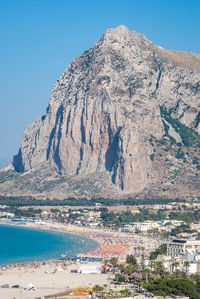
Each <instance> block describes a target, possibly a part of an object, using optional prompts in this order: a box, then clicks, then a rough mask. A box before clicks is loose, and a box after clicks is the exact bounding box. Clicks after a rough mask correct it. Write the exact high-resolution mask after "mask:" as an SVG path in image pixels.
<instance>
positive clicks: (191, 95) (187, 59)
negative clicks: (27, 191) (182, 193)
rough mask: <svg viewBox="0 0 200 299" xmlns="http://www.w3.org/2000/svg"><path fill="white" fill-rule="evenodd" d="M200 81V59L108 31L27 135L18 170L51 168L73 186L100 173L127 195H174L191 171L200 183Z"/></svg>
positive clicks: (70, 71)
mask: <svg viewBox="0 0 200 299" xmlns="http://www.w3.org/2000/svg"><path fill="white" fill-rule="evenodd" d="M199 75H200V56H199V55H196V54H192V53H184V52H176V51H166V50H164V49H162V48H161V47H158V46H156V45H154V44H153V43H152V42H150V41H149V40H148V39H147V38H146V37H145V36H144V35H142V34H139V33H137V32H134V31H131V30H128V28H126V27H125V26H119V27H117V28H115V29H109V30H107V31H106V32H105V33H104V35H103V36H102V37H101V38H100V39H99V40H98V41H97V42H96V44H95V46H94V47H93V48H91V49H89V50H88V51H86V52H84V53H83V54H82V55H81V56H80V57H77V58H76V59H75V60H74V62H73V63H72V64H71V65H69V66H68V68H67V69H66V70H65V72H64V73H63V75H62V76H61V77H60V79H59V80H57V82H56V83H55V85H54V87H53V91H52V95H51V99H50V102H49V106H48V108H47V111H46V115H44V116H42V117H41V118H40V119H38V120H36V121H35V122H34V123H33V124H31V125H30V126H28V127H27V128H26V129H25V132H24V137H23V140H22V144H21V148H20V150H19V153H18V155H16V156H15V157H14V159H13V165H14V167H15V170H16V171H18V172H27V171H30V170H32V169H35V168H38V167H39V166H40V165H43V163H47V164H48V165H49V166H50V168H51V169H52V170H55V171H56V172H57V173H58V174H60V175H62V176H64V177H68V178H70V177H72V176H77V177H79V176H81V177H84V175H85V176H87V175H91V174H94V176H95V175H96V174H98V173H101V174H105V177H106V180H107V183H108V185H109V184H110V186H114V188H116V190H118V191H119V192H121V193H123V194H140V193H141V192H143V191H144V190H150V189H152V188H155V189H156V187H155V186H160V187H158V188H163V186H165V187H164V188H165V189H166V190H167V188H169V184H170V180H169V177H170V176H171V172H173V171H175V170H177V169H178V170H180V169H183V168H184V167H186V168H187V167H189V168H187V171H188V175H189V176H190V177H191V176H192V177H194V178H195V176H196V173H197V172H198V171H199V170H198V168H196V166H198V163H197V164H196V165H195V164H194V167H193V166H192V167H193V168H190V166H188V165H190V164H191V161H192V159H193V158H194V155H193V154H194V153H193V152H192V151H193V149H194V147H195V148H196V154H195V157H196V158H197V159H199V143H198V142H199V141H198V140H199V135H198V133H200V81H199ZM187 130H190V131H187ZM184 131H187V133H188V134H189V135H190V136H189V137H188V136H187V137H186V136H184ZM191 136H192V137H193V139H192V140H193V141H191V142H193V143H191V144H190V145H189V146H188V145H187V144H186V143H187V141H186V139H187V138H190V137H191ZM184 138H185V139H184ZM158 142H160V146H158ZM163 143H164V144H163ZM164 147H165V148H164ZM165 149H167V150H165ZM191 149H192V150H191ZM180 152H182V153H183V155H184V159H185V160H183V157H182V158H177V155H178V153H180ZM186 152H187V153H188V154H186ZM190 153H191V154H190ZM184 161H185V162H184ZM170 163H171V166H170ZM45 165H46V164H45ZM183 165H184V167H183ZM179 183H180V182H179ZM197 185H198V184H197ZM152 186H153V187H152ZM171 187H173V188H174V186H171ZM171 187H170V188H171ZM197 187H198V186H197ZM188 188H190V187H188ZM160 190H161V189H160ZM188 190H189V189H188ZM145 192H149V191H145ZM163 192H164V191H163Z"/></svg>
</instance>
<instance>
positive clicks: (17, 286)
mask: <svg viewBox="0 0 200 299" xmlns="http://www.w3.org/2000/svg"><path fill="white" fill-rule="evenodd" d="M12 288H14V289H18V288H20V286H19V285H18V284H15V285H13V286H12Z"/></svg>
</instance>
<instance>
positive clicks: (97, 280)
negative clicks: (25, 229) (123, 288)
mask: <svg viewBox="0 0 200 299" xmlns="http://www.w3.org/2000/svg"><path fill="white" fill-rule="evenodd" d="M92 264H94V263H92ZM79 267H80V265H70V266H69V267H67V269H66V270H63V269H62V268H61V267H59V266H57V267H56V266H55V264H52V265H50V264H47V265H44V266H40V267H39V268H31V267H30V265H28V264H27V266H26V267H23V268H13V269H12V268H11V269H8V270H6V271H3V274H2V275H0V285H3V284H9V286H10V287H9V288H0V298H1V299H13V298H15V299H24V298H27V299H28V298H29V299H32V298H37V297H41V296H45V295H50V294H54V293H59V292H61V291H64V290H66V289H68V288H73V287H78V286H92V285H96V284H99V285H103V284H108V274H80V273H70V271H71V270H72V269H78V268H79ZM55 269H57V270H56V272H55ZM48 272H49V273H48ZM54 272H55V273H54ZM29 283H32V284H33V285H34V286H35V287H36V290H35V291H33V290H31V291H27V290H24V288H26V287H27V285H28V284H29ZM16 284H18V285H19V286H20V288H19V289H15V288H12V286H13V285H16Z"/></svg>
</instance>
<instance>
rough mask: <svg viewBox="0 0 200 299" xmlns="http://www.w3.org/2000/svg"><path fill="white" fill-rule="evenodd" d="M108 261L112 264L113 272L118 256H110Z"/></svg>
mask: <svg viewBox="0 0 200 299" xmlns="http://www.w3.org/2000/svg"><path fill="white" fill-rule="evenodd" d="M110 263H111V265H112V268H113V273H114V272H115V267H116V266H117V263H118V258H117V257H112V258H111V259H110Z"/></svg>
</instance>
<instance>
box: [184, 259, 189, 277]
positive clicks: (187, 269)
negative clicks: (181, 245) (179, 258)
mask: <svg viewBox="0 0 200 299" xmlns="http://www.w3.org/2000/svg"><path fill="white" fill-rule="evenodd" d="M183 266H184V268H185V272H186V274H187V275H188V272H189V268H190V262H189V261H185V262H184V264H183Z"/></svg>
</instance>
